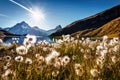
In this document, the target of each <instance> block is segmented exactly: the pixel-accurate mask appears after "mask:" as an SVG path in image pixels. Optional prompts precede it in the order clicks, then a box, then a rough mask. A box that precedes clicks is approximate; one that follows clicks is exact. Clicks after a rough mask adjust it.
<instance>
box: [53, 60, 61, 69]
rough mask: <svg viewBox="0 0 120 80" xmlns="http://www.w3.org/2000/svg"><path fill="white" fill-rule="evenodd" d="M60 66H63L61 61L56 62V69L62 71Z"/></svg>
mask: <svg viewBox="0 0 120 80" xmlns="http://www.w3.org/2000/svg"><path fill="white" fill-rule="evenodd" d="M60 66H61V63H60V62H59V61H56V62H55V63H54V67H55V68H57V69H60Z"/></svg>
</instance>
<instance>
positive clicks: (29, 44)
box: [23, 39, 32, 49]
mask: <svg viewBox="0 0 120 80" xmlns="http://www.w3.org/2000/svg"><path fill="white" fill-rule="evenodd" d="M23 45H24V46H25V47H26V48H27V49H29V48H30V47H31V46H32V45H31V43H30V42H29V41H27V39H24V41H23Z"/></svg>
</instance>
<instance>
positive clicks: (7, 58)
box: [4, 56, 12, 61]
mask: <svg viewBox="0 0 120 80" xmlns="http://www.w3.org/2000/svg"><path fill="white" fill-rule="evenodd" d="M4 58H5V60H6V61H10V60H11V59H12V58H11V56H5V57H4Z"/></svg>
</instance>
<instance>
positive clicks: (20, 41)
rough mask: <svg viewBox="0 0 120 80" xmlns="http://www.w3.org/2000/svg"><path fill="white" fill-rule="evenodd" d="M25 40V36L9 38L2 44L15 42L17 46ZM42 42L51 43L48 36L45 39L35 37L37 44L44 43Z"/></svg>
mask: <svg viewBox="0 0 120 80" xmlns="http://www.w3.org/2000/svg"><path fill="white" fill-rule="evenodd" d="M25 38H26V37H25V36H9V37H6V38H5V39H4V42H5V43H14V42H15V43H17V44H22V43H23V41H24V39H25ZM44 40H46V41H47V42H52V40H51V39H50V38H49V37H48V36H45V37H42V36H37V42H39V41H44Z"/></svg>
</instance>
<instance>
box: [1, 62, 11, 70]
mask: <svg viewBox="0 0 120 80" xmlns="http://www.w3.org/2000/svg"><path fill="white" fill-rule="evenodd" d="M11 65H12V64H11V63H10V62H7V63H6V64H5V66H4V67H3V69H4V70H6V69H8V67H10V66H11Z"/></svg>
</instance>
